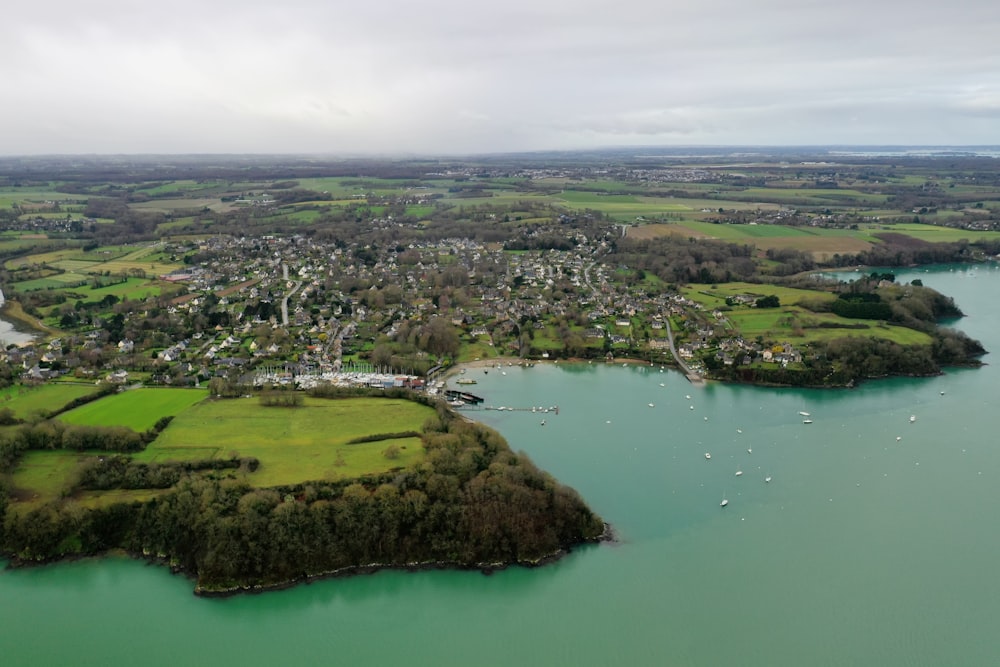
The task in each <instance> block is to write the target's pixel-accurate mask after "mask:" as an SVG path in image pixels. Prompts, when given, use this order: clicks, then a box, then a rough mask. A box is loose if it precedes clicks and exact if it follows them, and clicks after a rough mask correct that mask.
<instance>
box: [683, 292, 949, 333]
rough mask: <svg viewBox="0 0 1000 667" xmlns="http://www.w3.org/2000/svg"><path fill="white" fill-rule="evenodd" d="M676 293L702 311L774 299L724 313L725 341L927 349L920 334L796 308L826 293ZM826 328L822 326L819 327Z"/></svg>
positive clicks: (828, 297)
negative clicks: (840, 341) (729, 302)
mask: <svg viewBox="0 0 1000 667" xmlns="http://www.w3.org/2000/svg"><path fill="white" fill-rule="evenodd" d="M681 293H682V294H683V295H684V296H685V297H687V298H689V299H691V300H692V301H696V302H698V303H700V304H702V305H703V306H705V307H706V308H708V309H710V310H711V309H716V308H727V307H726V305H725V304H726V298H727V297H730V296H737V295H742V294H746V295H751V296H753V297H761V296H777V297H778V299H779V301H780V302H781V307H780V308H761V309H758V308H751V307H748V306H734V307H733V308H732V309H726V310H725V311H724V312H723V317H724V319H725V321H726V323H727V324H726V326H727V328H728V330H729V333H730V335H736V334H739V335H741V336H743V338H744V339H747V340H753V339H755V338H757V337H758V336H760V337H761V338H763V339H764V340H765V341H774V342H789V343H793V344H794V343H809V342H812V341H818V340H830V339H833V338H843V337H847V336H866V337H868V336H874V337H876V338H884V339H886V340H891V341H893V342H896V343H899V344H900V345H929V344H930V343H931V337H930V336H928V335H927V334H925V333H921V332H919V331H915V330H913V329H909V328H907V327H900V326H896V325H893V324H886V323H883V322H877V321H873V320H856V319H849V318H844V317H840V316H838V315H834V314H833V313H815V312H812V311H811V310H809V309H807V308H803V307H801V306H799V305H797V304H799V303H800V302H803V301H813V302H822V301H833V300H835V299H836V296H835V295H833V294H830V293H829V292H823V291H818V290H816V291H814V290H801V289H794V288H789V287H779V286H776V285H760V284H755V283H726V284H720V285H689V286H688V287H685V288H683V289H682V290H681ZM824 324H826V325H827V326H823V325H824ZM831 324H832V325H838V324H839V325H851V326H856V325H860V326H863V327H865V328H858V329H846V328H839V327H836V326H829V325H831Z"/></svg>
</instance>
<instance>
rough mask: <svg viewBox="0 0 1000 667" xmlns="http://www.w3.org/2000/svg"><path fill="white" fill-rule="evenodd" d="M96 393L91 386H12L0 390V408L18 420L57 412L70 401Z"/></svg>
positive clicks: (62, 384)
mask: <svg viewBox="0 0 1000 667" xmlns="http://www.w3.org/2000/svg"><path fill="white" fill-rule="evenodd" d="M95 391H97V387H95V386H94V385H92V384H69V383H65V382H60V383H48V384H43V385H39V386H37V387H28V386H25V385H13V386H10V387H7V388H6V389H3V390H0V408H10V409H11V410H12V411H13V412H14V416H15V417H17V418H18V419H28V418H30V417H33V416H35V415H39V414H43V413H49V412H52V411H53V410H58V409H59V408H61V407H62V406H64V405H66V404H67V403H69V402H70V401H72V400H75V399H77V398H81V397H83V396H87V395H89V394H92V393H94V392H95Z"/></svg>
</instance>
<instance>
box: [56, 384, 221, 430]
mask: <svg viewBox="0 0 1000 667" xmlns="http://www.w3.org/2000/svg"><path fill="white" fill-rule="evenodd" d="M207 396H208V391H207V390H204V389H175V388H146V389H132V390H130V391H124V392H122V393H120V394H113V395H111V396H106V397H104V398H102V399H101V400H99V401H93V402H92V403H87V404H86V405H81V406H80V407H78V408H75V409H73V410H70V411H69V412H66V413H64V414H62V415H59V419H60V420H61V421H64V422H66V423H67V424H83V425H88V426H127V427H128V428H130V429H132V430H133V431H145V430H148V429H150V428H152V427H153V425H154V424H156V422H157V421H158V420H159V419H160V418H161V417H167V416H177V415H180V414H181V413H183V412H184V411H185V410H187V409H188V408H190V407H191V406H192V405H194V404H196V403H198V402H199V401H202V400H204V399H205V398H206V397H207ZM230 428H232V426H231V425H230Z"/></svg>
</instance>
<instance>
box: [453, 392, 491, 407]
mask: <svg viewBox="0 0 1000 667" xmlns="http://www.w3.org/2000/svg"><path fill="white" fill-rule="evenodd" d="M444 397H445V398H447V399H448V400H449V401H461V402H463V403H465V404H466V405H479V404H480V403H483V402H484V401H485V400H486V399H485V398H483V397H482V396H476V395H475V394H470V393H469V392H467V391H461V390H458V389H446V390H445V392H444Z"/></svg>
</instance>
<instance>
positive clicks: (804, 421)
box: [802, 419, 813, 424]
mask: <svg viewBox="0 0 1000 667" xmlns="http://www.w3.org/2000/svg"><path fill="white" fill-rule="evenodd" d="M802 423H803V424H812V423H813V420H811V419H803V420H802Z"/></svg>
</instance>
